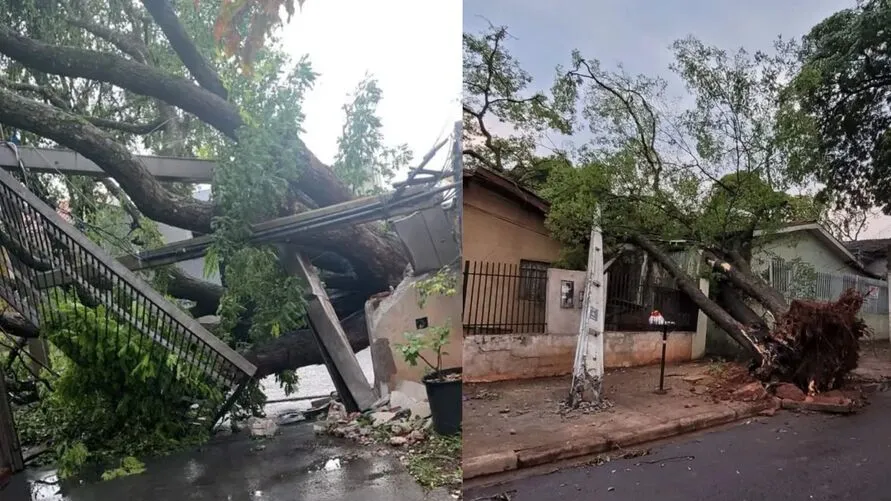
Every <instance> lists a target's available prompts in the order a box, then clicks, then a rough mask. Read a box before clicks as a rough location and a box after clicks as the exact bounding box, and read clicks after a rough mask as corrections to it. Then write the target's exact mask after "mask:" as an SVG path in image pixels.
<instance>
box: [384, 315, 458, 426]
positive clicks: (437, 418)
mask: <svg viewBox="0 0 891 501" xmlns="http://www.w3.org/2000/svg"><path fill="white" fill-rule="evenodd" d="M449 332H450V329H449V328H448V326H445V325H441V326H435V327H429V328H428V329H427V332H423V331H421V332H411V333H408V334H406V335H405V337H406V339H407V340H408V342H407V343H406V344H400V345H398V346H399V350H400V351H401V352H402V356H403V358H405V361H406V362H408V364H409V365H411V366H413V367H414V366H417V365H418V360H421V361H423V362H424V364H426V365H427V367H426V368H427V370H428V372H427V374H426V375H425V376H424V377H423V378H422V379H421V381H422V382H423V383H424V387H425V388H426V389H427V401H428V402H430V416H431V417H432V418H433V429H434V430H436V432H437V433H439V434H440V435H454V434H455V433H458V432H459V431H460V430H461V367H452V368H448V369H443V368H442V356H443V355H448V353H446V352H445V351H443V348H444V347H445V345H446V343H448V340H449ZM422 351H431V352H433V354H434V356H435V358H434V361H435V362H431V361H430V360H428V357H425V356H424V355H423V354H422V353H421V352H422Z"/></svg>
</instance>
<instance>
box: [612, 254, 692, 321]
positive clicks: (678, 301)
mask: <svg viewBox="0 0 891 501" xmlns="http://www.w3.org/2000/svg"><path fill="white" fill-rule="evenodd" d="M606 289H607V290H606V298H607V302H606V318H605V324H606V325H605V329H606V330H607V331H631V332H641V331H650V330H653V328H652V327H651V326H650V325H649V317H650V313H651V312H652V311H653V310H659V311H660V312H661V313H662V315H663V316H664V317H665V319H666V320H669V321H672V322H674V323H675V327H674V330H676V331H695V330H696V321H697V318H698V314H699V308H698V307H697V306H696V304H695V303H694V302H693V301H692V300H691V299H690V297H689V296H687V294H685V293H684V292H683V291H681V290H678V289H677V288H676V287H674V286H673V284H670V283H665V282H664V281H663V282H662V283H660V281H659V280H656V279H655V278H654V277H653V276H652V275H647V274H646V273H645V272H644V270H643V269H642V268H641V267H640V266H616V267H614V268H612V269H610V272H609V279H608V280H607V285H606Z"/></svg>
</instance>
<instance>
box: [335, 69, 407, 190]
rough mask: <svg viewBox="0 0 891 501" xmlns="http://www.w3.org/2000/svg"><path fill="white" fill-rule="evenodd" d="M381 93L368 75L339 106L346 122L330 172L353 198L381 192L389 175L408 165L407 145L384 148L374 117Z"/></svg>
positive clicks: (377, 121)
mask: <svg viewBox="0 0 891 501" xmlns="http://www.w3.org/2000/svg"><path fill="white" fill-rule="evenodd" d="M381 98H382V93H381V90H380V88H379V87H378V85H377V80H375V79H374V78H373V77H372V76H371V75H366V76H365V78H364V79H363V80H362V81H361V82H360V83H359V86H358V87H357V88H356V92H355V94H354V95H353V100H352V101H351V102H349V103H347V104H345V105H344V106H343V111H344V114H345V115H346V120H345V122H344V125H343V133H342V134H341V136H340V138H339V139H338V140H337V155H336V156H335V159H334V165H333V166H332V168H333V169H334V173H335V174H337V177H338V179H340V180H341V181H343V182H344V183H345V184H346V185H347V186H348V187H349V188H350V190H351V191H352V192H353V194H354V195H357V196H366V195H373V194H377V193H382V192H383V191H384V186H385V184H386V183H388V182H389V181H390V180H391V179H392V178H393V175H394V174H395V173H396V172H397V171H399V170H402V169H405V168H407V167H408V166H409V164H410V163H411V161H412V153H411V151H410V150H409V149H408V145H400V146H397V147H395V148H391V147H387V146H385V145H384V136H383V133H382V131H381V129H382V124H381V120H380V117H378V116H377V107H378V105H379V104H380V100H381Z"/></svg>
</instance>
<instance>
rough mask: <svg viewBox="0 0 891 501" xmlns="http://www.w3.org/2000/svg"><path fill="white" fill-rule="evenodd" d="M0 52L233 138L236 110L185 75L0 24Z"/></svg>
mask: <svg viewBox="0 0 891 501" xmlns="http://www.w3.org/2000/svg"><path fill="white" fill-rule="evenodd" d="M0 52H2V53H3V54H5V55H7V56H9V57H10V58H12V59H15V60H16V61H18V62H19V63H21V64H22V65H24V66H26V67H28V68H31V69H34V70H37V71H42V72H44V73H50V74H53V75H61V76H67V77H72V78H86V79H89V80H95V81H99V82H106V83H110V84H114V85H117V86H118V87H121V88H124V89H127V90H129V91H131V92H134V93H136V94H141V95H143V96H150V97H154V98H157V99H160V100H162V101H164V102H167V103H170V104H172V105H174V106H177V107H178V108H181V109H183V110H185V111H187V112H189V113H192V114H194V115H195V116H197V117H199V118H201V119H202V120H203V121H205V122H207V123H208V124H210V125H211V126H213V127H214V128H216V129H217V130H219V131H220V132H222V133H223V134H225V135H226V136H228V137H230V138H232V139H236V130H237V129H238V128H239V127H241V125H242V120H241V115H240V114H239V113H238V109H237V108H236V107H235V106H234V105H233V104H231V103H229V102H228V101H226V100H224V99H222V98H221V97H219V96H218V95H216V94H214V93H212V92H209V91H207V90H204V89H202V88H200V87H197V86H195V85H194V84H192V83H191V82H189V81H188V80H186V79H185V78H181V77H178V76H175V75H171V74H169V73H166V72H164V71H161V70H158V69H156V68H152V67H149V66H146V65H144V64H142V63H138V62H136V61H132V60H130V59H127V58H124V57H121V56H118V55H116V54H111V53H108V52H99V51H92V50H85V49H80V48H76V47H62V46H55V45H50V44H46V43H43V42H39V41H36V40H31V39H30V38H27V37H24V36H22V35H19V34H17V33H15V32H14V31H12V30H11V29H9V28H7V27H3V26H0Z"/></svg>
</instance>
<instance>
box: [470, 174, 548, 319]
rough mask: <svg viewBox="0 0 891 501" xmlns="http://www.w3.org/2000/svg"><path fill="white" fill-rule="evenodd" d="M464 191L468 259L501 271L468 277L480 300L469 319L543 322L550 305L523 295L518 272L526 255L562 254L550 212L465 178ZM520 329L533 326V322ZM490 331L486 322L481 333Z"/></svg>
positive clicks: (534, 257) (487, 270)
mask: <svg viewBox="0 0 891 501" xmlns="http://www.w3.org/2000/svg"><path fill="white" fill-rule="evenodd" d="M463 196H464V213H463V215H462V224H463V235H462V245H463V247H462V254H463V260H464V261H470V262H471V263H472V266H477V268H475V269H476V271H478V272H479V271H482V272H484V273H487V274H489V275H498V277H493V276H489V277H480V276H474V277H471V279H470V280H469V281H468V284H467V295H468V296H470V297H472V298H474V299H473V302H474V304H473V307H470V306H468V311H466V312H465V316H464V318H465V320H466V321H465V323H467V324H475V325H486V324H488V325H495V324H506V323H515V324H517V323H526V324H528V323H537V320H538V319H543V317H544V305H543V303H536V302H533V301H528V300H524V299H522V298H521V296H520V294H519V292H520V290H519V289H520V281H519V279H517V278H515V277H516V275H518V274H519V270H520V262H521V261H523V260H527V261H539V262H544V263H553V262H554V261H556V260H557V259H558V258H559V256H560V245H559V244H558V243H557V242H556V241H555V240H554V239H552V238H551V237H550V236H549V235H548V232H547V229H546V228H545V226H544V219H545V218H544V215H543V214H542V213H541V212H540V211H539V210H537V209H535V208H533V207H531V206H527V205H524V204H521V203H520V202H517V201H514V200H512V199H509V198H506V197H503V196H501V195H499V194H497V193H494V192H492V191H491V190H488V189H485V188H482V187H480V186H478V185H476V184H474V183H466V184H465V190H464V195H463ZM480 266H482V268H480ZM506 275H514V277H513V278H511V277H508V276H506ZM518 330H520V331H523V332H528V328H518ZM490 331H491V328H488V327H485V328H482V327H481V328H479V329H477V330H476V333H492V332H490Z"/></svg>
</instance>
